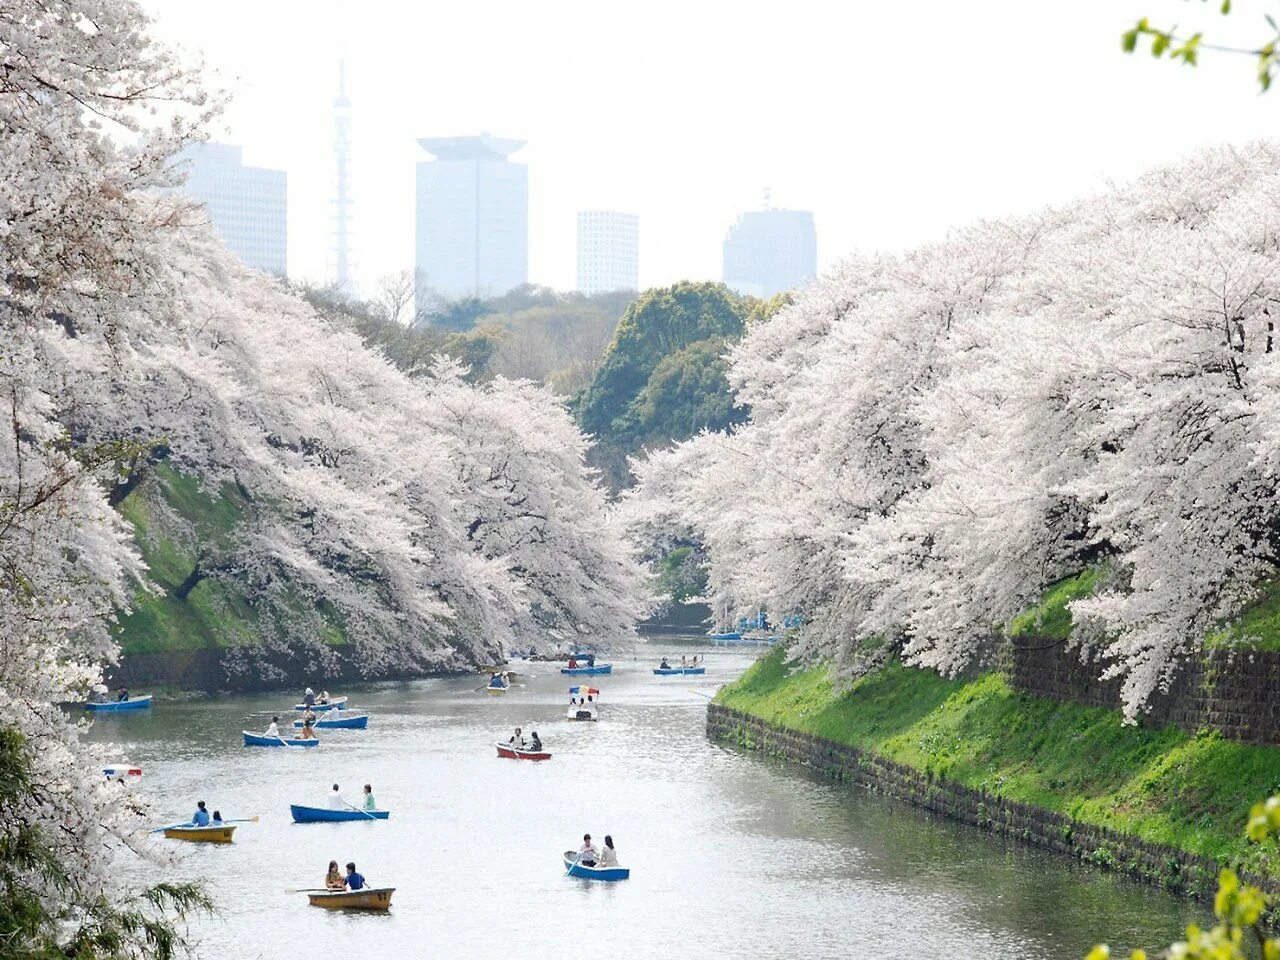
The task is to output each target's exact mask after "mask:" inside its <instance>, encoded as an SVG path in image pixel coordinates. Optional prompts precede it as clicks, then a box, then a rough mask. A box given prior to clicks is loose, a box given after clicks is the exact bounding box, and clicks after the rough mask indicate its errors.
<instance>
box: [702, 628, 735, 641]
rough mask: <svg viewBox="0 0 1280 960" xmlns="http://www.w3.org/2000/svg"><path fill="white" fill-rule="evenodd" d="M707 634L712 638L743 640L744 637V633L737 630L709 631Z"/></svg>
mask: <svg viewBox="0 0 1280 960" xmlns="http://www.w3.org/2000/svg"><path fill="white" fill-rule="evenodd" d="M707 636H708V637H710V638H711V639H712V640H741V639H742V634H741V633H739V632H738V631H737V630H726V631H724V632H723V633H709V634H707Z"/></svg>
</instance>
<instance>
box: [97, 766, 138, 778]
mask: <svg viewBox="0 0 1280 960" xmlns="http://www.w3.org/2000/svg"><path fill="white" fill-rule="evenodd" d="M102 773H103V776H106V777H109V778H111V779H112V780H114V779H116V778H117V777H140V776H142V768H141V767H103V768H102Z"/></svg>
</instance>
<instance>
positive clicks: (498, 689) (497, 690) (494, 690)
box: [484, 680, 511, 697]
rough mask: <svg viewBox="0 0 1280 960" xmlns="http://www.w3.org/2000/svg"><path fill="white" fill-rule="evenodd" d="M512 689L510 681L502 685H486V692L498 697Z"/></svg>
mask: <svg viewBox="0 0 1280 960" xmlns="http://www.w3.org/2000/svg"><path fill="white" fill-rule="evenodd" d="M510 687H511V682H510V681H509V680H508V681H504V682H502V683H489V684H486V685H485V688H484V692H485V693H488V694H492V695H493V696H495V697H496V696H499V695H500V694H504V693H506V692H507V690H508V689H509V688H510Z"/></svg>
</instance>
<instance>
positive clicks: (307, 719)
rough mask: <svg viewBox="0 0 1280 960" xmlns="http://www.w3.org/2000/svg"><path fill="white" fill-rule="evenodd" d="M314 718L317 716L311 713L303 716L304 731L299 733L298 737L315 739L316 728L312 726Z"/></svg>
mask: <svg viewBox="0 0 1280 960" xmlns="http://www.w3.org/2000/svg"><path fill="white" fill-rule="evenodd" d="M314 719H315V718H314V717H311V716H310V715H307V716H304V717H303V718H302V732H301V733H300V734H298V739H300V740H314V739H315V738H316V731H315V728H314V727H312V726H311V721H312V720H314Z"/></svg>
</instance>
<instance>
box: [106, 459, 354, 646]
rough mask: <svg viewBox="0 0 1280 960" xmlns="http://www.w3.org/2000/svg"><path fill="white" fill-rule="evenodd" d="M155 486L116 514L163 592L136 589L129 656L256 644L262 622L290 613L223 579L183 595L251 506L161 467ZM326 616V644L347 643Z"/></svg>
mask: <svg viewBox="0 0 1280 960" xmlns="http://www.w3.org/2000/svg"><path fill="white" fill-rule="evenodd" d="M152 480H153V481H154V483H153V486H152V487H151V489H150V491H146V492H144V490H143V488H139V489H137V490H134V491H133V492H132V493H130V494H129V496H127V497H126V498H125V499H124V501H123V503H121V504H120V508H119V509H120V512H121V514H122V515H123V516H124V517H125V519H127V520H128V521H129V522H130V523H131V524H132V525H133V527H134V529H135V531H136V537H135V540H136V543H137V546H138V549H139V550H140V552H141V553H142V557H143V559H144V560H145V561H146V563H147V567H148V571H149V578H150V580H151V582H152V583H153V584H154V586H155V587H156V588H157V589H158V592H147V591H142V590H139V591H138V592H137V594H136V595H135V597H134V605H133V610H132V612H130V613H129V614H127V615H126V616H124V617H122V618H121V622H120V628H119V637H120V643H121V647H122V649H123V651H124V653H125V655H126V656H127V655H129V654H138V653H158V652H183V651H196V650H203V649H208V648H218V647H229V646H237V645H241V644H253V643H256V642H257V641H258V638H259V637H260V635H261V631H262V629H263V618H264V616H272V615H276V614H280V613H284V614H287V613H288V611H287V610H283V611H282V610H274V611H273V610H270V609H268V610H264V609H263V607H262V605H255V604H253V603H251V602H250V597H249V596H248V593H247V588H246V587H245V586H243V585H241V584H239V583H237V582H236V581H235V580H233V579H227V578H221V577H208V578H205V579H202V580H200V581H199V582H198V583H196V584H195V586H194V587H193V588H192V589H191V591H190V592H189V593H188V594H187V595H186V596H185V597H183V596H180V595H179V588H180V586H181V584H182V583H183V581H184V580H185V579H186V578H187V576H188V575H189V574H190V573H191V571H192V570H193V568H194V567H195V566H196V563H197V560H199V559H201V558H204V559H203V562H204V563H205V564H206V565H209V564H211V563H214V562H216V559H217V558H218V557H219V556H220V555H222V554H223V553H224V552H226V551H228V550H230V549H232V548H233V545H234V538H235V531H236V527H237V525H238V524H240V523H241V521H242V520H243V519H244V517H245V513H246V511H247V510H248V509H249V504H248V502H247V501H246V500H245V499H244V497H243V495H242V494H240V492H239V491H237V490H236V489H235V487H234V486H232V485H230V484H228V485H225V486H224V487H223V488H222V489H221V490H219V491H217V492H216V493H212V492H209V491H206V490H204V489H202V488H201V486H200V484H199V482H198V481H197V480H195V479H194V478H192V477H190V476H187V475H184V474H181V473H179V472H177V471H176V470H173V469H172V468H170V467H168V466H167V465H164V464H161V465H159V466H158V467H156V468H155V474H154V477H153V478H152ZM169 510H171V511H173V512H174V513H175V514H177V516H178V517H179V518H180V519H181V522H182V523H183V524H184V525H185V526H186V527H188V528H189V529H186V530H184V531H183V532H182V534H180V535H179V534H178V533H176V532H174V531H173V530H171V529H169V528H170V527H171V524H170V523H167V522H166V520H165V517H164V516H163V514H164V513H165V512H167V511H169ZM298 606H299V607H301V601H298ZM323 614H324V627H323V629H322V631H321V632H322V635H323V637H324V639H325V640H326V641H327V642H329V643H332V644H341V643H345V642H346V637H345V634H344V632H343V629H342V624H341V621H340V618H338V616H337V615H336V613H334V612H333V611H323Z"/></svg>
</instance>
